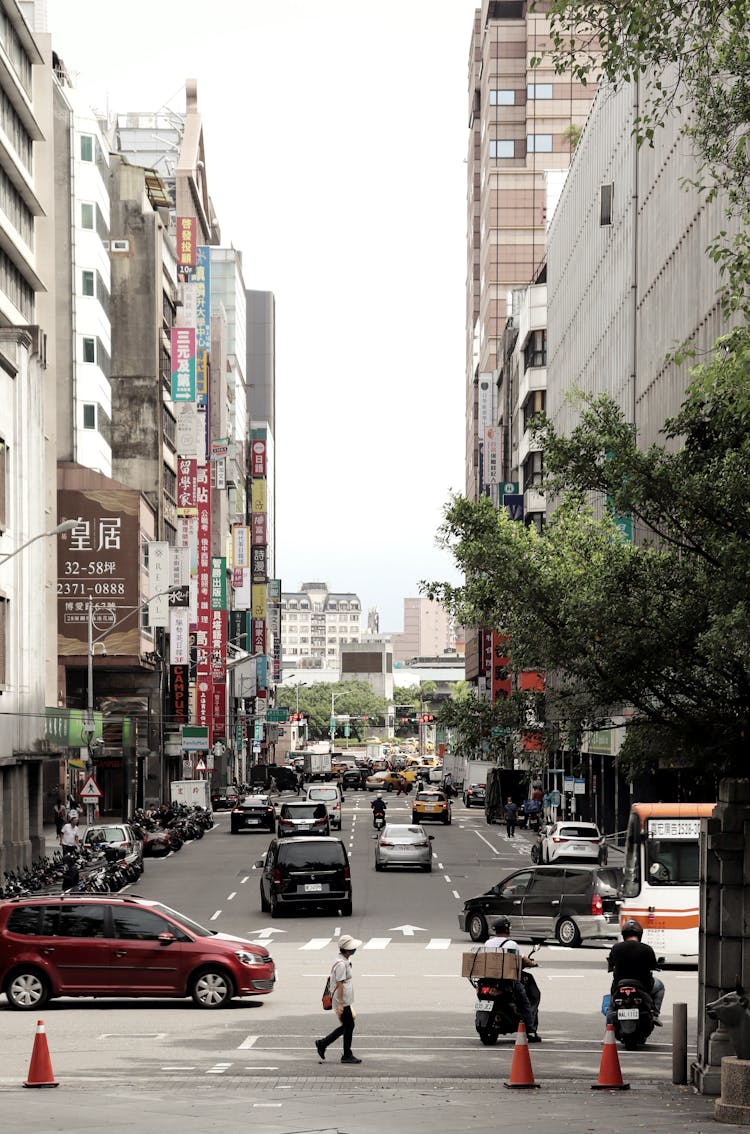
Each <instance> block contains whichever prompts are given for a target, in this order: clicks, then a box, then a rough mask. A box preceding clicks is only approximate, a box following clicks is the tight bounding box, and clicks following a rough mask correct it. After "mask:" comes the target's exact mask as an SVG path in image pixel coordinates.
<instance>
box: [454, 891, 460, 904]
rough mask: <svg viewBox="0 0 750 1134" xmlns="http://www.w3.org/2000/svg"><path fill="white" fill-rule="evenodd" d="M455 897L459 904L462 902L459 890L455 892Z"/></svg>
mask: <svg viewBox="0 0 750 1134" xmlns="http://www.w3.org/2000/svg"><path fill="white" fill-rule="evenodd" d="M453 897H454V898H455V899H456V901H457V902H460V901H461V895H460V894H459V892H458V890H454V891H453Z"/></svg>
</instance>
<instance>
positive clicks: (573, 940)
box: [555, 917, 581, 949]
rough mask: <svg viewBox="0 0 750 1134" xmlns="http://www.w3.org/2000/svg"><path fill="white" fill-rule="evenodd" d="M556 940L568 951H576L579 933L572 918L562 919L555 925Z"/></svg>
mask: <svg viewBox="0 0 750 1134" xmlns="http://www.w3.org/2000/svg"><path fill="white" fill-rule="evenodd" d="M555 935H556V937H557V940H558V941H559V942H560V944H561V945H565V946H566V947H567V948H568V949H577V948H578V946H579V945H580V944H581V931H580V930H579V928H578V926H577V925H576V923H575V922H574V921H573V919H572V917H563V918H561V919H560V921H559V922H558V923H557V929H556V930H555Z"/></svg>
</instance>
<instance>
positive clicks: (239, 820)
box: [231, 795, 276, 835]
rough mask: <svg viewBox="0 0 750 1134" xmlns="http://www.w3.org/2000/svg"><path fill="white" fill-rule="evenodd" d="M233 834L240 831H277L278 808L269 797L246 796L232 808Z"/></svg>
mask: <svg viewBox="0 0 750 1134" xmlns="http://www.w3.org/2000/svg"><path fill="white" fill-rule="evenodd" d="M231 824H232V834H233V835H238V834H239V833H240V831H270V832H271V834H273V832H274V831H275V830H276V808H275V807H274V805H273V804H272V803H271V800H270V799H269V798H268V796H267V795H246V796H245V798H244V799H243V800H242V802H241V803H238V804H237V806H236V807H233V808H232V820H231Z"/></svg>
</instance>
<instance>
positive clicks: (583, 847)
mask: <svg viewBox="0 0 750 1134" xmlns="http://www.w3.org/2000/svg"><path fill="white" fill-rule="evenodd" d="M573 850H574V851H582V852H585V851H590V850H591V846H590V845H589V843H573Z"/></svg>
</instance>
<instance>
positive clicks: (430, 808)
mask: <svg viewBox="0 0 750 1134" xmlns="http://www.w3.org/2000/svg"><path fill="white" fill-rule="evenodd" d="M437 809H438V806H437V804H436V803H427V804H425V811H437Z"/></svg>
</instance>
